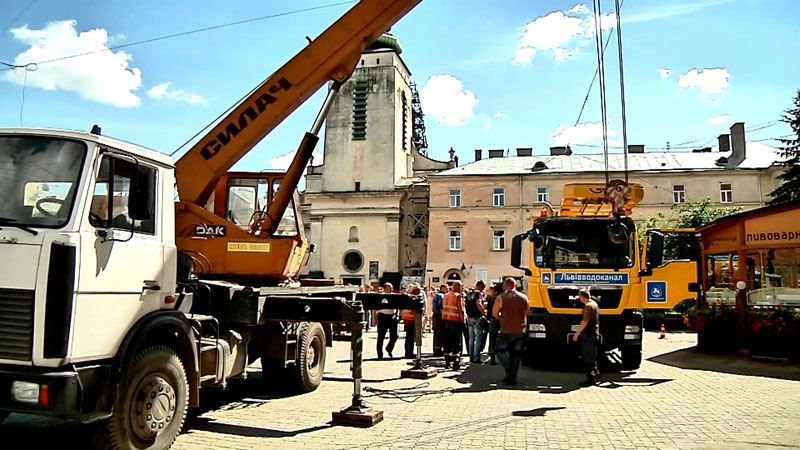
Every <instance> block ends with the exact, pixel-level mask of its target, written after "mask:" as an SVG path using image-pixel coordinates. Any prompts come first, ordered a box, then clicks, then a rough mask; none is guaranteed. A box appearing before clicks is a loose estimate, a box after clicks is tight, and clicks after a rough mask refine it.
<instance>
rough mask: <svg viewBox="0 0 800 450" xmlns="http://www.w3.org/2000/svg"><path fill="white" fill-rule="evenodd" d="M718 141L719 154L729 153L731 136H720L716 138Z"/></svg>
mask: <svg viewBox="0 0 800 450" xmlns="http://www.w3.org/2000/svg"><path fill="white" fill-rule="evenodd" d="M717 140H718V141H719V151H720V153H727V152H729V151H731V135H730V134H720V135H719V137H717Z"/></svg>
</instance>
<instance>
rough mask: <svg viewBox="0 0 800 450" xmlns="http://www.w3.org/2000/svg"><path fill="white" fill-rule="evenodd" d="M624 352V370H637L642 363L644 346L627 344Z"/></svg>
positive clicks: (622, 351)
mask: <svg viewBox="0 0 800 450" xmlns="http://www.w3.org/2000/svg"><path fill="white" fill-rule="evenodd" d="M620 353H622V370H636V369H638V368H639V366H641V365H642V347H639V346H625V347H622V350H621V351H620Z"/></svg>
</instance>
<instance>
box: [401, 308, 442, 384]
mask: <svg viewBox="0 0 800 450" xmlns="http://www.w3.org/2000/svg"><path fill="white" fill-rule="evenodd" d="M414 341H415V343H416V344H417V356H416V358H415V359H414V367H412V368H410V369H406V370H403V371H401V372H400V378H415V379H419V380H425V379H428V378H433V377H435V376H436V374H437V373H438V372H437V371H436V369H435V368H433V367H425V366H424V365H423V364H422V310H417V311H414Z"/></svg>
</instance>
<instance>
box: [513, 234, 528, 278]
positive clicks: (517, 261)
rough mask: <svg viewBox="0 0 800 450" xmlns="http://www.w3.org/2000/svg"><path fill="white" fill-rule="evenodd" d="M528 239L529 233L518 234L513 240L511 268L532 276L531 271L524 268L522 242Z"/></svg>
mask: <svg viewBox="0 0 800 450" xmlns="http://www.w3.org/2000/svg"><path fill="white" fill-rule="evenodd" d="M527 237H528V233H523V234H518V235H516V236H514V238H513V239H511V266H512V267H514V268H515V269H520V270H522V271H524V272H525V275H527V276H530V275H531V270H530V269H529V268H527V267H523V266H522V241H523V240H524V239H525V238H527Z"/></svg>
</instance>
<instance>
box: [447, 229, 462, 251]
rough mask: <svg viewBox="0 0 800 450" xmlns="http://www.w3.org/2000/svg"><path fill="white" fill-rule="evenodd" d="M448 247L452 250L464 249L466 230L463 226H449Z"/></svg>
mask: <svg viewBox="0 0 800 450" xmlns="http://www.w3.org/2000/svg"><path fill="white" fill-rule="evenodd" d="M447 249H448V250H449V251H451V252H460V251H462V250H464V230H462V229H461V228H449V229H448V230H447Z"/></svg>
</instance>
